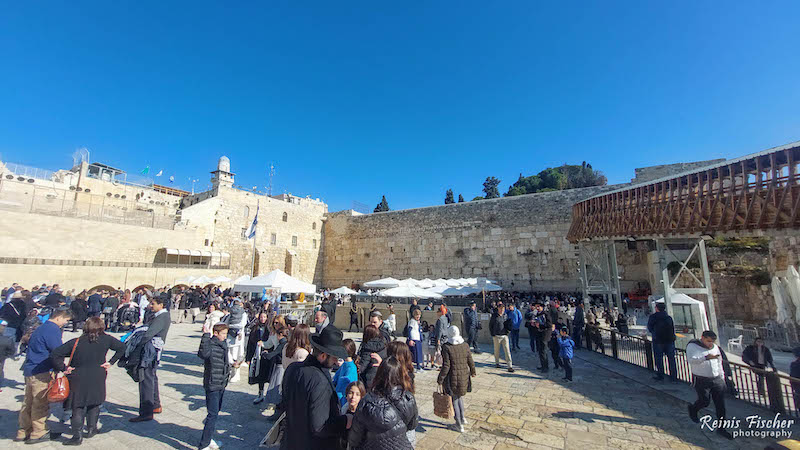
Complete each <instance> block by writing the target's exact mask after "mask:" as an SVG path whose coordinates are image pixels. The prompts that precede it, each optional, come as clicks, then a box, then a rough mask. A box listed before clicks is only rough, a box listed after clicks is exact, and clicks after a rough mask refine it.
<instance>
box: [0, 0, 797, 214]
mask: <svg viewBox="0 0 800 450" xmlns="http://www.w3.org/2000/svg"><path fill="white" fill-rule="evenodd" d="M798 17H800V2H797V1H770V2H689V1H678V2H642V1H631V2H615V1H596V2H541V1H508V2H487V1H449V2H441V1H436V2H427V1H426V2H423V1H403V2H381V1H365V2H357V1H349V2H331V1H303V2H298V1H266V0H264V1H257V2H203V1H191V2H180V1H175V0H170V1H166V2H146V1H145V2H141V1H139V2H133V1H130V2H125V1H99V2H89V1H81V2H55V1H52V2H24V1H23V2H5V4H4V5H3V7H2V11H1V12H0V156H2V158H3V160H7V161H12V162H18V163H23V164H28V165H32V166H36V167H42V168H48V169H56V168H63V167H67V166H69V165H70V164H71V161H72V160H71V158H70V155H71V153H72V152H73V151H74V150H75V149H76V148H78V147H83V146H85V147H88V148H89V150H90V151H91V159H92V160H96V161H102V162H105V163H108V164H110V165H114V166H117V167H120V168H123V169H126V170H128V171H129V172H132V173H137V172H138V171H139V170H141V169H142V168H144V167H145V166H148V165H149V166H150V168H151V170H152V171H153V172H157V171H158V170H161V169H163V170H164V173H165V176H166V175H172V174H174V175H175V178H176V183H175V184H176V185H180V186H183V187H186V186H188V185H189V184H188V180H189V178H190V177H194V178H199V179H200V180H201V182H200V183H198V187H199V188H202V187H204V186H206V185H207V183H208V180H209V177H210V175H209V174H208V172H209V171H210V170H213V169H214V167H215V165H216V161H217V159H218V157H219V156H220V155H227V156H228V157H230V158H231V162H232V170H233V171H234V172H236V174H237V184H240V185H243V186H248V187H251V186H254V185H257V186H259V188H261V187H263V186H266V184H267V168H268V166H269V164H270V162H274V164H275V165H276V167H277V169H276V177H275V181H274V186H275V192H276V193H281V192H284V191H286V192H291V193H292V194H296V195H302V196H305V195H310V196H312V197H319V198H321V199H322V200H324V201H326V202H327V203H328V204H329V205H330V209H331V210H340V209H346V208H349V207H350V206H351V202H352V201H353V200H355V201H359V202H362V203H365V204H368V205H369V206H370V208H372V207H374V206H375V204H376V203H378V201H379V200H380V197H381V195H382V194H385V195H386V197H387V199H388V201H389V205H390V206H391V207H392V208H393V209H401V208H411V207H417V206H429V205H437V204H441V203H442V202H443V199H444V192H445V190H446V189H447V188H452V189H453V190H454V191H455V193H456V196H457V195H458V194H459V193H462V194H463V195H464V197H465V198H466V199H467V200H469V199H471V198H473V197H474V196H476V195H482V193H481V192H480V190H481V188H482V182H483V180H484V179H485V178H486V177H487V176H489V175H492V176H496V177H498V178H500V179H501V180H502V183H501V185H500V190H501V192H505V191H506V190H507V189H508V186H509V184H510V183H513V182H514V181H515V180H516V178H517V177H518V176H519V174H520V173H523V174H525V175H531V174H534V173H537V172H539V171H540V170H542V169H543V168H545V167H547V166H554V165H560V164H563V163H565V162H566V163H572V164H580V163H581V161H584V160H586V161H588V162H590V163H591V164H592V165H593V166H594V167H595V168H596V169H600V170H602V171H604V172H605V173H606V175H607V176H608V178H609V181H610V182H612V183H613V182H624V181H629V180H630V178H632V177H633V169H634V168H635V167H642V166H646V165H655V164H665V163H672V162H680V161H692V160H700V159H710V158H719V157H727V158H730V157H736V156H741V155H744V154H747V153H752V152H755V151H758V150H762V149H765V148H769V147H773V146H776V145H781V144H785V143H788V142H791V141H795V140H800V107H798V105H800V32H799V31H798V25H797V19H798ZM161 180H162V181H163V182H164V183H165V184H166V180H165V179H164V178H162V179H161Z"/></svg>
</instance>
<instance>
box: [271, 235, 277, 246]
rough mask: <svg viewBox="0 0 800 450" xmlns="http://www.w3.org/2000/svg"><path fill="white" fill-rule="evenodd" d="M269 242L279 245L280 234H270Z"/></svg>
mask: <svg viewBox="0 0 800 450" xmlns="http://www.w3.org/2000/svg"><path fill="white" fill-rule="evenodd" d="M269 243H270V244H272V245H277V244H278V235H277V234H275V233H272V234H271V235H270V236H269Z"/></svg>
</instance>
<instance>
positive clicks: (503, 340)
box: [492, 335, 512, 368]
mask: <svg viewBox="0 0 800 450" xmlns="http://www.w3.org/2000/svg"><path fill="white" fill-rule="evenodd" d="M492 341H494V363H495V364H496V365H498V366H499V365H500V347H503V351H504V352H506V362H507V363H508V367H509V368H511V364H512V363H511V349H509V348H508V336H505V335H500V336H492Z"/></svg>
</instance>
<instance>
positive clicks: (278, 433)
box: [258, 412, 286, 447]
mask: <svg viewBox="0 0 800 450" xmlns="http://www.w3.org/2000/svg"><path fill="white" fill-rule="evenodd" d="M285 420H286V412H284V413H282V414H281V416H280V417H278V420H276V421H275V423H274V424H273V425H272V428H270V429H269V432H267V435H266V436H264V439H262V440H261V443H260V444H258V446H259V447H274V446H276V445H278V444H280V443H281V439H283V432H284V431H285V430H286V424H285V423H284V422H285Z"/></svg>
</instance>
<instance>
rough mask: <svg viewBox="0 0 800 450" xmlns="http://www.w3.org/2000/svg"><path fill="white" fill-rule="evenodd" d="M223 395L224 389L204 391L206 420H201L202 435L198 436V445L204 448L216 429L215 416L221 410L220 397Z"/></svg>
mask: <svg viewBox="0 0 800 450" xmlns="http://www.w3.org/2000/svg"><path fill="white" fill-rule="evenodd" d="M223 395H225V390H224V389H223V390H221V391H206V408H207V409H208V414H207V415H206V420H204V421H203V423H204V424H205V425H204V426H203V436H202V437H201V438H200V447H199V448H206V447H208V444H210V443H211V439H212V438H213V437H214V433H215V432H216V431H217V416H218V415H219V412H220V411H221V410H222V397H223Z"/></svg>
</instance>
